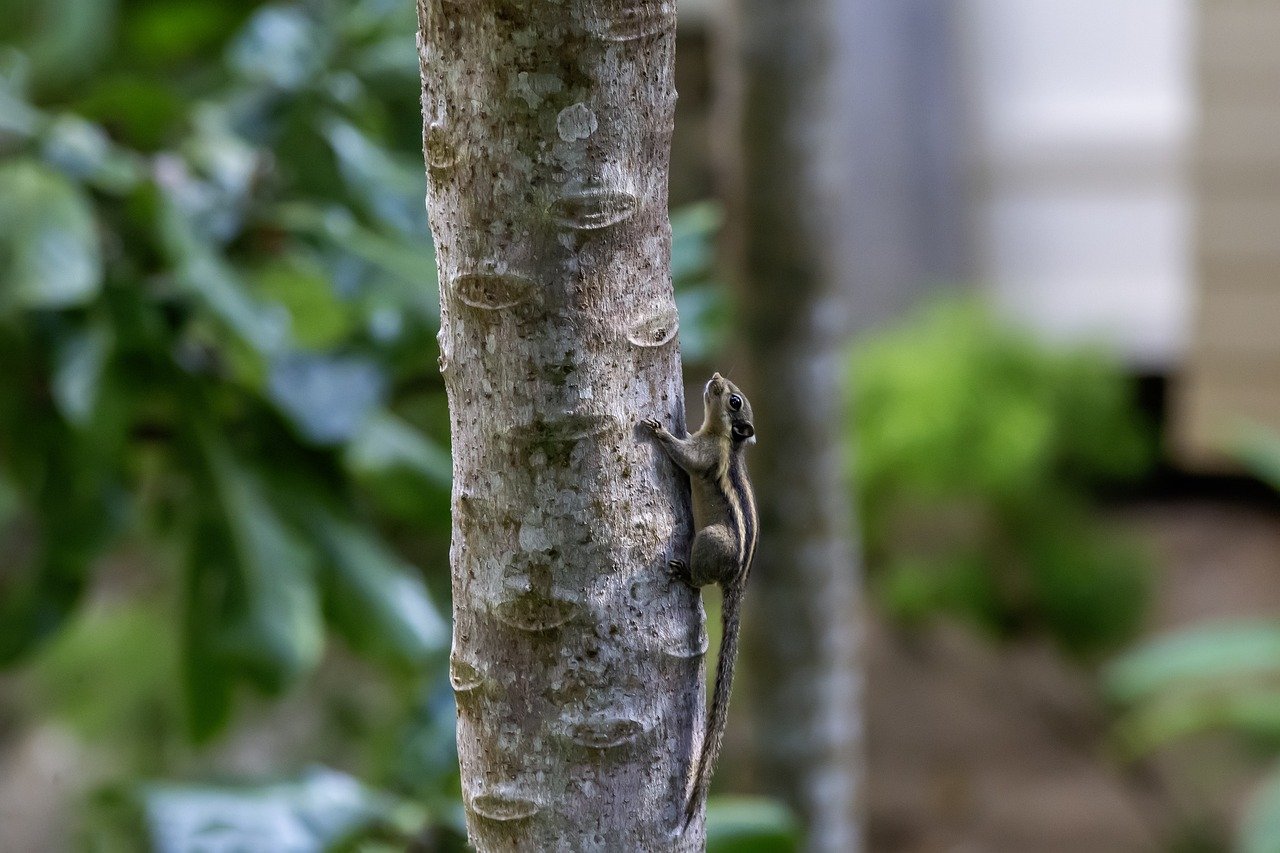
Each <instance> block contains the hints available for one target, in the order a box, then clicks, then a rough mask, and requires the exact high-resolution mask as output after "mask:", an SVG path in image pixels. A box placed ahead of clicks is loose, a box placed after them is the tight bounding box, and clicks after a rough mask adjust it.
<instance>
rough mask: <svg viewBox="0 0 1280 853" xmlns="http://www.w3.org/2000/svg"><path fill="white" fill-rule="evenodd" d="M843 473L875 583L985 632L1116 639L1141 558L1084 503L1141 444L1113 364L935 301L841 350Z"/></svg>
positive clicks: (1140, 458) (1138, 463)
mask: <svg viewBox="0 0 1280 853" xmlns="http://www.w3.org/2000/svg"><path fill="white" fill-rule="evenodd" d="M852 367H853V369H852V387H853V389H854V390H853V394H852V395H851V400H850V403H849V419H848V422H849V424H850V430H849V436H850V439H849V440H850V442H851V451H852V452H851V454H850V455H851V457H852V458H853V459H854V460H855V462H854V471H853V479H854V482H855V484H856V489H857V494H858V501H859V508H860V512H861V514H862V522H863V535H864V537H865V546H866V550H867V555H868V559H869V560H870V564H871V568H872V571H873V577H872V580H873V584H874V589H875V592H876V593H877V594H878V596H879V597H880V599H881V601H882V602H883V603H884V604H885V605H886V606H887V607H888V608H889V610H890V611H891V612H893V613H894V614H895V615H896V616H898V617H900V618H903V619H906V620H909V621H910V620H918V619H920V618H923V617H924V616H926V615H927V614H929V613H932V612H935V611H938V610H947V611H951V612H956V613H960V614H962V615H964V616H965V617H967V618H969V619H971V620H973V621H974V622H976V623H977V624H978V625H980V626H982V627H984V628H985V629H987V630H989V631H990V632H991V633H992V634H994V635H996V636H1008V635H1011V634H1015V633H1018V632H1023V631H1027V630H1039V631H1045V632H1047V633H1049V634H1050V635H1051V636H1052V637H1054V638H1055V639H1056V640H1057V641H1058V642H1059V643H1060V644H1061V645H1062V646H1063V648H1064V649H1066V650H1067V651H1069V652H1071V653H1073V654H1078V655H1084V656H1089V655H1093V654H1095V653H1097V652H1098V651H1101V650H1104V649H1106V648H1108V647H1112V646H1114V645H1115V644H1117V643H1119V642H1121V641H1123V640H1125V639H1127V638H1128V637H1129V636H1130V635H1131V634H1132V632H1133V631H1134V630H1135V629H1136V627H1137V625H1138V622H1139V619H1140V617H1141V613H1142V608H1143V605H1144V602H1145V599H1146V580H1145V574H1144V571H1143V568H1142V566H1143V560H1142V558H1141V555H1140V554H1138V553H1136V551H1135V549H1134V547H1133V546H1131V545H1130V544H1129V543H1127V542H1126V541H1124V540H1123V539H1121V538H1119V537H1116V536H1114V535H1112V534H1110V533H1108V532H1107V531H1105V530H1103V529H1102V528H1101V527H1100V525H1099V524H1098V522H1097V521H1096V520H1095V519H1094V518H1093V517H1092V516H1091V514H1090V512H1089V501H1088V495H1089V489H1090V488H1091V487H1093V486H1095V485H1096V484H1098V483H1101V482H1106V481H1114V480H1121V479H1126V478H1131V477H1135V476H1137V475H1139V474H1141V473H1142V471H1143V470H1145V468H1146V466H1147V465H1148V464H1149V463H1150V460H1151V447H1150V442H1149V440H1148V438H1147V435H1146V433H1145V430H1144V428H1143V426H1142V423H1141V419H1140V418H1139V416H1138V413H1137V412H1136V410H1135V407H1134V403H1133V398H1132V391H1131V389H1130V387H1129V385H1128V383H1127V382H1126V381H1125V379H1124V378H1123V376H1122V375H1121V373H1120V371H1119V370H1118V369H1117V367H1116V366H1115V365H1114V364H1112V363H1111V362H1110V361H1108V360H1107V359H1106V358H1105V357H1103V356H1101V355H1099V354H1097V353H1094V352H1090V351H1057V350H1052V349H1048V348H1046V347H1044V346H1041V345H1039V344H1037V343H1036V342H1035V341H1033V340H1031V339H1030V338H1028V337H1026V336H1024V335H1022V334H1019V333H1017V332H1015V331H1013V330H1011V329H1009V328H1007V327H1005V326H1003V325H1002V324H1000V323H999V322H997V321H996V320H994V319H993V318H992V317H990V316H989V315H988V314H987V313H985V312H984V311H983V310H982V309H980V308H979V307H977V306H975V305H971V304H948V305H939V306H933V307H932V308H930V309H929V310H927V311H925V312H924V313H923V314H922V315H920V316H919V317H917V318H915V319H913V320H911V321H909V322H907V323H906V324H905V325H903V326H902V327H900V328H896V329H891V330H889V331H887V332H885V333H882V334H880V335H878V336H876V337H874V338H872V339H870V340H868V341H866V342H865V343H863V344H862V345H860V346H859V347H858V348H857V350H856V351H855V352H854V354H853V362H852Z"/></svg>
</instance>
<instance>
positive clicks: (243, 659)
mask: <svg viewBox="0 0 1280 853" xmlns="http://www.w3.org/2000/svg"><path fill="white" fill-rule="evenodd" d="M205 447H206V455H207V459H208V462H209V467H210V470H211V472H212V474H213V479H214V483H215V486H216V491H217V497H218V500H219V504H220V508H221V513H222V515H223V518H224V520H225V524H226V529H227V534H228V537H229V539H228V545H229V547H230V550H231V556H232V557H233V559H234V570H235V572H236V574H237V577H236V578H235V581H236V582H237V584H238V585H239V588H240V590H241V592H242V596H243V601H242V605H243V606H242V610H241V614H240V615H241V618H240V619H239V620H238V624H235V625H234V626H233V628H232V630H231V632H230V633H229V634H228V636H227V651H228V653H229V654H230V655H231V657H232V658H233V659H234V660H236V661H239V662H240V663H242V664H243V665H244V666H245V667H246V669H247V670H248V671H249V673H250V674H252V675H254V676H256V677H257V679H258V681H259V683H260V684H261V685H262V686H264V687H265V688H266V689H268V690H278V689H280V688H282V687H284V686H285V685H287V684H289V683H290V682H292V681H294V680H296V679H297V678H298V677H300V676H302V675H304V674H306V673H307V672H310V671H311V670H312V669H313V668H314V667H315V665H316V664H317V663H319V662H320V656H321V654H322V653H323V651H324V630H323V621H322V618H321V610H320V596H319V593H318V591H317V589H316V566H315V555H314V553H313V552H312V551H311V550H310V549H308V548H307V547H306V545H305V544H304V543H303V542H302V541H301V540H300V539H299V538H298V536H297V535H296V534H295V533H294V532H293V531H292V530H290V529H289V528H288V527H287V526H286V525H285V523H284V521H283V520H282V519H281V518H280V516H279V515H278V514H277V513H276V511H275V508H274V507H273V506H272V505H271V503H270V502H269V501H268V499H267V496H266V493H265V491H264V490H263V488H262V486H261V485H260V484H259V483H258V481H257V478H256V477H255V476H253V475H252V474H251V473H250V472H249V471H248V470H247V469H245V468H244V467H242V466H241V464H240V463H239V462H237V461H236V460H235V458H234V457H232V456H231V454H230V453H228V452H227V451H226V450H225V449H223V448H222V447H221V446H219V445H218V444H217V443H216V442H213V441H208V440H206V442H205Z"/></svg>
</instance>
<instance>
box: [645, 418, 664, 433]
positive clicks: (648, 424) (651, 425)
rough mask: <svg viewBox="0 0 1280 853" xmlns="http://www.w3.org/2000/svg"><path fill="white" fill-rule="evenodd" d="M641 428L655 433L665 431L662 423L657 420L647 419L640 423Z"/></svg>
mask: <svg viewBox="0 0 1280 853" xmlns="http://www.w3.org/2000/svg"><path fill="white" fill-rule="evenodd" d="M640 426H642V427H645V428H646V429H649V430H652V431H653V432H662V431H663V429H664V427H663V426H662V423H661V422H660V421H659V420H658V419H657V418H645V419H644V420H642V421H640Z"/></svg>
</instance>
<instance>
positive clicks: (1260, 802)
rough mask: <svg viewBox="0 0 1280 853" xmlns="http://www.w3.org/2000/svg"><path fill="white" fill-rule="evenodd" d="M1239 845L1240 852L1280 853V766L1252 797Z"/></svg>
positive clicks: (1246, 808) (1242, 823)
mask: <svg viewBox="0 0 1280 853" xmlns="http://www.w3.org/2000/svg"><path fill="white" fill-rule="evenodd" d="M1237 844H1238V847H1239V850H1240V853H1276V851H1280V767H1278V768H1276V769H1273V770H1272V771H1271V773H1270V774H1268V775H1267V776H1266V778H1264V779H1263V780H1262V781H1261V782H1259V783H1258V787H1257V789H1256V790H1255V791H1254V792H1253V796H1251V797H1250V798H1249V804H1248V805H1247V806H1246V807H1245V812H1244V817H1243V819H1242V820H1241V823H1240V833H1239V838H1238V841H1237Z"/></svg>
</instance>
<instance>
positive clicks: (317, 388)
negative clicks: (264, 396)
mask: <svg viewBox="0 0 1280 853" xmlns="http://www.w3.org/2000/svg"><path fill="white" fill-rule="evenodd" d="M267 387H268V391H269V393H270V395H271V399H272V400H273V401H274V402H275V404H276V405H277V406H279V407H280V409H281V411H283V412H284V413H285V414H286V415H288V416H289V418H290V419H291V420H292V421H293V423H294V424H295V425H296V426H297V427H298V430H299V432H301V433H302V435H303V436H304V437H305V438H306V439H307V440H308V441H311V442H313V443H315V444H322V445H323V444H337V443H340V442H343V441H346V440H347V439H349V438H351V437H352V436H354V435H356V434H357V433H358V432H359V430H360V428H361V427H362V426H363V425H364V423H365V421H367V420H368V419H369V416H370V415H371V414H372V413H373V411H374V410H375V409H376V408H377V407H378V406H379V405H380V404H381V403H382V398H383V397H384V396H385V393H386V387H387V382H386V377H385V376H384V375H383V373H382V370H381V368H379V367H378V365H377V364H376V363H375V362H373V361H372V360H371V359H367V358H362V357H360V356H336V355H320V354H311V353H290V354H288V355H285V356H281V357H280V358H277V359H275V360H274V361H273V362H272V364H271V372H270V375H269V377H268V380H267Z"/></svg>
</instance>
